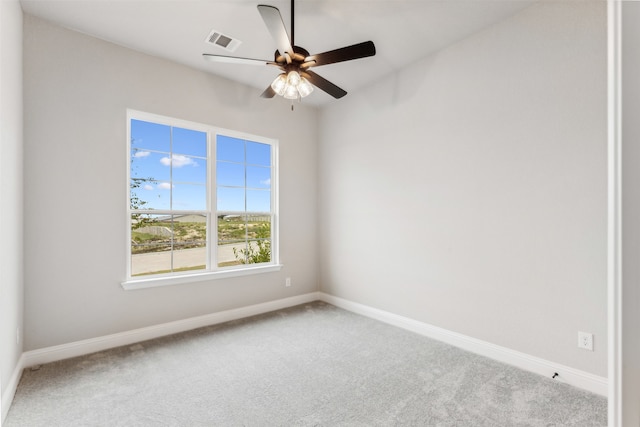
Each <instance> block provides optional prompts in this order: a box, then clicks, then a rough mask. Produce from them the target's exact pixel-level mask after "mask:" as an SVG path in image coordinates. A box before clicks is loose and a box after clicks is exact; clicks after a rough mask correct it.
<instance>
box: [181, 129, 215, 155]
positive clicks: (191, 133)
mask: <svg viewBox="0 0 640 427" xmlns="http://www.w3.org/2000/svg"><path fill="white" fill-rule="evenodd" d="M173 152H174V153H179V154H186V155H189V156H200V157H207V133H206V132H200V131H197V130H190V129H183V128H176V127H174V128H173Z"/></svg>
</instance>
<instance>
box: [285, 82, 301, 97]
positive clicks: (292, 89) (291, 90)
mask: <svg viewBox="0 0 640 427" xmlns="http://www.w3.org/2000/svg"><path fill="white" fill-rule="evenodd" d="M282 96H284V97H285V98H287V99H298V98H299V97H300V94H299V92H298V87H297V86H293V85H290V84H287V86H286V88H285V90H284V95H282Z"/></svg>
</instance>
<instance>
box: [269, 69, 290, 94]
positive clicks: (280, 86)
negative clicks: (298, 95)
mask: <svg viewBox="0 0 640 427" xmlns="http://www.w3.org/2000/svg"><path fill="white" fill-rule="evenodd" d="M286 88H287V77H286V74H284V73H282V74H280V75H279V76H278V77H276V79H275V80H274V81H273V83H271V89H273V91H274V92H275V93H277V94H278V95H280V96H284V92H285V90H286Z"/></svg>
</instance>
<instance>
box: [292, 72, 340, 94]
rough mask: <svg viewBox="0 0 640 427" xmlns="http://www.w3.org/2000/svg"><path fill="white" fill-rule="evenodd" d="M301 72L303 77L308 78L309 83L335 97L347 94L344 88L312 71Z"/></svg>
mask: <svg viewBox="0 0 640 427" xmlns="http://www.w3.org/2000/svg"><path fill="white" fill-rule="evenodd" d="M303 73H304V74H305V78H306V79H307V80H309V82H311V84H313V85H314V86H317V87H318V88H319V89H322V90H323V91H325V92H327V93H328V94H329V95H331V96H333V97H334V98H336V99H338V98H342V97H343V96H345V95H346V94H347V92H346V91H345V90H344V89H341V88H339V87H338V86H336V85H334V84H333V83H331V82H330V81H329V80H327V79H325V78H324V77H320V76H319V75H317V74H316V73H314V72H313V71H309V70H305V71H303Z"/></svg>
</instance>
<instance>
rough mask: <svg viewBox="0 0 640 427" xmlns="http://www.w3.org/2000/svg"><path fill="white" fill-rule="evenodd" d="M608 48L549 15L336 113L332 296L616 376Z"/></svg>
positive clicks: (326, 199) (327, 144) (519, 18)
mask: <svg viewBox="0 0 640 427" xmlns="http://www.w3.org/2000/svg"><path fill="white" fill-rule="evenodd" d="M606 34H607V33H606V4H605V3H604V2H543V3H541V4H537V5H535V6H533V7H531V8H529V9H526V10H525V11H523V12H521V13H520V14H518V15H516V16H514V17H512V18H510V19H508V20H505V21H503V22H501V23H499V24H497V25H495V26H493V27H491V28H488V29H486V30H484V31H482V32H480V33H478V34H476V35H474V36H472V37H470V38H467V39H465V40H462V41H460V42H459V43H457V44H455V45H452V46H450V47H448V48H447V49H444V50H442V51H440V52H438V53H437V54H435V55H433V56H430V57H428V58H425V59H423V60H420V61H418V62H416V63H415V64H413V66H411V67H408V68H407V69H406V70H403V71H401V72H399V73H397V74H394V75H392V76H389V77H388V78H386V79H384V80H383V81H381V82H380V83H378V84H376V85H374V86H372V87H370V88H367V89H366V90H363V91H361V92H359V93H355V94H350V95H349V97H347V98H345V99H344V100H342V101H341V102H340V103H338V104H335V105H334V106H330V107H329V108H326V109H324V110H323V111H322V112H321V115H320V126H319V128H320V141H319V159H320V162H319V164H320V169H319V183H320V189H319V209H320V211H319V212H320V217H319V218H320V226H319V229H320V233H319V234H320V242H321V243H320V272H321V276H320V277H321V280H320V283H321V289H322V290H323V291H324V292H327V293H330V294H332V295H335V296H338V297H342V298H346V299H349V300H352V301H355V302H359V303H362V304H366V305H369V306H373V307H376V308H380V309H383V310H387V311H390V312H393V313H396V314H399V315H403V316H407V317H409V318H412V319H416V320H419V321H423V322H427V323H429V324H432V325H436V326H439V327H442V328H445V329H448V330H451V331H455V332H458V333H462V334H465V335H468V336H471V337H474V338H478V339H481V340H484V341H488V342H491V343H494V344H497V345H500V346H504V347H507V348H510V349H514V350H517V351H521V352H524V353H527V354H530V355H533V356H537V357H540V358H543V359H546V360H549V361H552V362H555V363H560V364H564V365H567V366H571V367H574V368H577V369H581V370H584V371H587V372H591V373H593V374H596V375H600V376H606V375H607V316H606V315H607V275H606V271H607V270H606V267H607V252H606V249H607V234H606V233H607V193H606V191H607V169H606V168H607V121H606V120H607V96H606V87H607V85H606V82H607V76H606V64H607V56H606ZM372 266H375V268H372ZM578 331H586V332H591V333H593V334H594V341H595V351H594V352H589V351H585V350H580V349H578V348H577V333H578Z"/></svg>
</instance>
